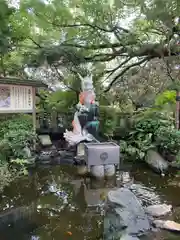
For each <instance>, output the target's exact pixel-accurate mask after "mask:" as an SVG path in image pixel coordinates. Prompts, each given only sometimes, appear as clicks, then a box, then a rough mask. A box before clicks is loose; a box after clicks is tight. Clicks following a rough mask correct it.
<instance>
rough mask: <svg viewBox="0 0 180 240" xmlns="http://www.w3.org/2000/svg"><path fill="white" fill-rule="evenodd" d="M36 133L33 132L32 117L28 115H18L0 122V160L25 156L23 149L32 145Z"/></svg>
mask: <svg viewBox="0 0 180 240" xmlns="http://www.w3.org/2000/svg"><path fill="white" fill-rule="evenodd" d="M35 138H36V135H35V134H34V132H33V126H32V119H31V117H30V116H28V115H19V116H16V117H14V118H10V119H6V120H4V121H1V122H0V147H1V152H0V160H1V161H9V160H10V159H16V158H25V155H24V152H23V149H24V148H25V147H26V146H30V147H31V146H32V145H33V141H34V139H35Z"/></svg>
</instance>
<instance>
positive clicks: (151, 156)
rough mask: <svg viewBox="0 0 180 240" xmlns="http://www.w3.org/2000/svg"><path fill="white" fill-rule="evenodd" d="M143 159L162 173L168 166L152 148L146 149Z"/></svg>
mask: <svg viewBox="0 0 180 240" xmlns="http://www.w3.org/2000/svg"><path fill="white" fill-rule="evenodd" d="M145 161H146V163H147V164H148V165H149V166H150V167H151V168H152V169H153V170H154V171H155V172H158V173H161V174H164V173H165V172H166V171H167V170H168V167H169V164H168V162H167V161H165V160H164V158H163V157H162V156H161V155H160V154H159V153H157V152H156V151H154V150H149V151H147V154H146V157H145Z"/></svg>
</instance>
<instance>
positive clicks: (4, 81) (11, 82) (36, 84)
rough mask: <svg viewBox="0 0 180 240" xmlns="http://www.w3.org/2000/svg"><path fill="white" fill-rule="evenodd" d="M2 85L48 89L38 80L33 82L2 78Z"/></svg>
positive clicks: (15, 78) (0, 82)
mask: <svg viewBox="0 0 180 240" xmlns="http://www.w3.org/2000/svg"><path fill="white" fill-rule="evenodd" d="M0 84H8V85H23V86H30V87H37V88H40V87H44V88H47V87H48V86H47V85H46V84H45V83H43V82H42V81H37V80H33V79H24V78H17V77H0Z"/></svg>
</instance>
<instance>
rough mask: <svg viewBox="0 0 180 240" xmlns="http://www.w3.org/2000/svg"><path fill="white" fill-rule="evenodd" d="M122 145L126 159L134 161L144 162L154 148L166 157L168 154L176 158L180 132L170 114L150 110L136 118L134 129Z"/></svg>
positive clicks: (179, 147)
mask: <svg viewBox="0 0 180 240" xmlns="http://www.w3.org/2000/svg"><path fill="white" fill-rule="evenodd" d="M120 145H121V151H122V153H123V154H124V157H125V158H126V159H131V160H133V161H135V160H139V159H141V160H143V159H144V157H145V154H146V152H147V150H148V149H152V148H154V149H156V150H157V151H159V152H160V153H161V154H162V155H164V156H166V155H167V154H166V153H168V154H171V155H172V156H176V155H178V154H179V151H180V132H179V131H177V130H176V129H175V127H174V119H173V118H171V117H170V114H167V113H166V112H159V111H156V110H153V109H151V110H149V109H148V110H146V111H145V112H143V113H140V114H137V115H135V116H134V124H133V127H132V129H131V131H130V132H129V135H128V136H126V137H125V138H124V139H122V141H120Z"/></svg>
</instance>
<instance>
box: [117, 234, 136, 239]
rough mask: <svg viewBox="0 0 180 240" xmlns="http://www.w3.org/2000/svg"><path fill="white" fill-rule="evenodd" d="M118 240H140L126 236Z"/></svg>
mask: <svg viewBox="0 0 180 240" xmlns="http://www.w3.org/2000/svg"><path fill="white" fill-rule="evenodd" d="M120 240H140V239H139V238H137V237H133V236H130V235H127V234H126V235H123V236H121V238H120Z"/></svg>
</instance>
